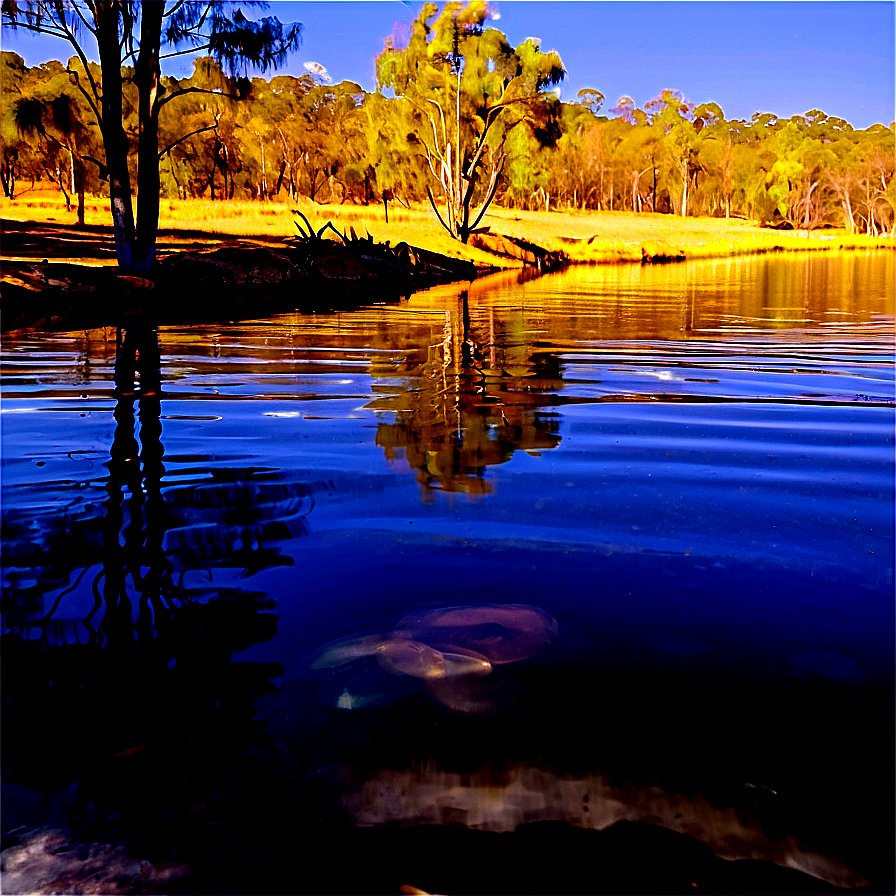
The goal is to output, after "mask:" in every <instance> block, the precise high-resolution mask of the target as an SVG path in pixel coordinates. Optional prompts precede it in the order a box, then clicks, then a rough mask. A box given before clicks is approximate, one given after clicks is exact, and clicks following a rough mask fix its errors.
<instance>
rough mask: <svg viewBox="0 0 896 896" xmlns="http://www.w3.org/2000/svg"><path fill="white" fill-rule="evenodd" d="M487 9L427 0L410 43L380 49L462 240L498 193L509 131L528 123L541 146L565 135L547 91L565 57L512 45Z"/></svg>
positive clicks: (383, 69) (532, 44)
mask: <svg viewBox="0 0 896 896" xmlns="http://www.w3.org/2000/svg"><path fill="white" fill-rule="evenodd" d="M490 15H491V13H490V10H489V7H488V4H487V3H485V2H482V0H473V2H471V3H468V4H467V5H466V6H464V5H463V4H461V3H457V2H454V3H447V4H446V5H445V7H444V9H443V10H442V11H441V12H440V11H439V9H438V7H437V6H436V5H435V4H434V3H427V4H426V5H425V6H424V7H423V10H422V12H421V13H420V16H419V17H418V18H417V20H416V21H415V22H414V24H413V26H412V28H411V35H410V39H409V42H408V45H407V47H405V48H404V49H398V48H397V47H395V46H394V44H393V42H392V40H391V39H389V40H387V41H386V46H385V49H384V50H383V52H382V53H381V54H380V55H379V56H378V57H377V77H378V80H379V85H380V89H383V88H392V89H393V90H394V91H395V92H396V94H398V95H399V97H400V98H401V99H402V100H403V103H404V104H405V105H407V106H409V107H410V116H411V117H412V119H413V121H414V131H413V133H414V134H415V138H416V141H417V147H418V148H419V149H420V150H421V151H422V153H423V154H424V156H425V159H426V164H427V167H428V169H429V172H430V174H431V176H432V178H433V180H434V181H435V182H436V183H437V184H438V188H439V190H440V192H441V194H442V199H443V202H444V205H445V214H444V215H443V214H442V213H441V212H440V211H439V209H438V206H437V205H436V202H435V199H434V197H433V195H432V190H431V189H428V190H427V193H428V195H429V199H430V203H431V204H432V207H433V210H434V211H435V213H436V216H437V217H438V219H439V221H440V222H441V224H442V226H443V227H444V228H445V229H446V230H447V231H448V232H449V233H450V234H451V235H452V236H453V237H455V238H456V239H459V240H460V241H461V242H464V243H465V242H466V241H467V239H468V238H469V236H470V233H471V232H472V231H473V230H475V229H476V227H477V226H478V224H479V222H480V221H481V220H482V216H483V215H484V214H485V211H486V209H487V208H488V206H489V204H490V203H491V201H492V199H494V196H495V192H496V191H497V189H498V178H499V177H500V175H501V172H502V170H503V167H504V163H505V161H506V158H507V153H506V150H505V146H506V141H507V137H508V135H509V134H510V132H511V131H512V130H514V129H515V128H517V127H520V126H523V125H526V126H528V127H529V129H530V131H531V133H532V135H533V136H534V137H535V138H536V139H537V140H538V142H539V144H540V145H542V146H547V145H554V144H555V143H556V141H557V139H558V138H559V137H560V129H559V126H558V124H557V120H558V117H559V106H560V103H559V100H558V99H557V97H556V96H555V95H554V94H553V93H549V92H548V88H550V87H554V86H555V85H557V84H559V83H560V81H561V80H562V79H563V78H564V77H565V74H566V73H565V71H564V69H563V63H562V62H561V60H560V57H559V56H558V55H557V54H556V53H554V52H550V53H542V52H541V50H540V48H539V46H538V42H537V41H536V40H533V39H531V38H530V39H528V40H526V41H524V42H523V43H521V44H520V45H519V46H518V47H516V49H514V48H513V47H511V46H510V44H509V43H508V42H507V38H506V37H505V36H504V35H503V34H502V33H501V32H500V31H498V30H496V29H494V28H486V27H485V23H486V21H487V20H488V19H489V18H490ZM477 199H478V201H479V209H478V211H477V212H474V211H473V204H474V201H475V200H477Z"/></svg>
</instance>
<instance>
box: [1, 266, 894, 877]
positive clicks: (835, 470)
mask: <svg viewBox="0 0 896 896" xmlns="http://www.w3.org/2000/svg"><path fill="white" fill-rule="evenodd" d="M892 284H893V258H892V255H890V254H889V253H879V254H877V255H874V254H871V255H867V256H866V255H845V256H844V255H836V254H833V253H832V254H830V255H827V254H826V255H825V256H822V257H815V258H811V259H810V258H789V259H783V258H777V257H776V258H766V259H752V260H735V261H721V262H706V263H701V264H688V265H682V266H679V267H677V268H663V269H644V268H640V267H632V268H628V267H621V268H613V269H607V270H602V269H581V268H576V269H572V270H570V271H568V272H564V273H561V274H556V275H550V276H547V277H544V278H541V279H538V280H529V281H527V282H516V279H515V277H513V276H511V277H507V276H506V275H503V276H501V277H499V278H497V279H496V280H493V281H491V282H488V283H474V284H470V285H467V286H466V287H464V288H460V287H452V288H439V289H436V290H431V291H429V292H426V293H422V294H418V295H416V296H414V297H412V298H411V299H410V301H408V302H406V303H404V304H402V305H401V306H397V307H388V308H386V307H371V308H364V309H360V310H358V311H356V312H344V313H341V314H334V315H309V316H301V315H279V316H277V317H272V318H269V319H262V320H257V321H249V322H242V323H226V322H215V323H212V324H209V325H206V326H198V327H189V328H180V327H166V326H160V327H158V328H157V329H154V328H152V327H147V328H146V329H145V330H143V331H142V332H141V331H138V330H137V328H132V329H131V330H130V331H128V332H125V333H116V332H115V331H114V330H107V331H101V330H95V331H90V332H87V333H42V332H31V333H25V332H22V333H13V334H9V335H8V336H7V337H5V339H4V356H3V357H4V361H3V429H2V441H3V443H2V447H3V454H2V465H3V466H2V472H3V481H2V489H3V493H2V499H3V502H2V503H3V506H2V514H3V589H4V591H3V637H4V681H5V683H4V699H5V700H6V701H7V702H6V707H7V708H6V709H5V718H4V727H5V728H6V730H7V731H9V730H13V731H14V732H15V733H14V734H13V735H9V734H5V735H4V754H5V756H4V763H5V769H6V770H5V772H4V806H3V813H4V830H8V829H10V828H14V827H16V826H18V825H24V826H25V827H26V828H27V827H29V826H31V827H33V826H36V825H39V824H45V823H51V824H56V825H58V824H62V823H66V824H69V825H71V826H73V830H74V831H77V832H78V836H82V837H84V838H86V839H90V838H93V839H99V838H101V837H106V838H109V837H113V838H114V837H118V838H119V839H120V840H123V839H127V838H131V839H136V840H137V842H138V843H142V844H144V846H145V844H146V842H149V841H151V842H152V843H154V844H156V853H155V855H157V856H163V855H168V854H170V853H171V852H172V851H176V852H178V855H179V856H181V858H182V859H183V861H184V862H186V864H187V866H189V869H190V874H191V875H192V876H191V877H190V878H189V880H191V881H192V882H193V883H194V885H196V886H199V887H200V889H203V888H204V889H203V891H205V890H207V889H214V888H215V885H216V884H218V885H219V884H220V882H221V880H222V879H223V878H227V877H228V875H232V878H231V880H232V881H246V880H247V878H246V877H240V874H243V873H244V872H242V871H240V870H239V868H245V869H253V870H252V872H251V873H261V872H259V871H258V869H260V868H266V869H268V871H266V872H265V873H266V874H268V877H266V878H265V881H266V882H267V883H266V885H268V886H272V887H273V886H283V881H284V880H287V879H288V878H289V872H288V867H287V866H288V862H287V861H286V860H285V858H284V856H285V855H286V854H287V853H288V843H289V836H287V834H286V833H285V832H284V831H283V830H281V829H280V827H279V826H278V823H277V821H276V819H278V818H281V817H282V806H281V804H282V801H283V800H284V799H285V800H286V801H288V802H290V803H291V804H295V805H298V806H300V807H301V808H299V809H296V810H295V816H296V817H295V821H294V825H295V826H296V828H297V829H298V830H300V831H301V832H302V835H303V836H305V837H307V838H308V839H309V842H313V843H316V844H318V845H321V844H323V845H324V846H326V845H327V844H329V845H330V846H332V845H333V842H337V841H339V842H341V841H343V840H345V838H350V837H351V838H355V837H357V838H360V837H361V836H362V834H360V833H358V832H363V831H365V830H366V829H367V828H368V827H369V828H370V829H371V831H383V832H385V831H393V828H392V827H391V826H398V827H399V829H400V830H405V828H407V829H408V830H413V829H414V826H419V825H436V826H438V828H439V830H440V831H442V829H443V828H444V832H443V833H445V832H448V831H456V830H461V829H462V830H464V831H467V830H468V829H469V830H475V831H481V832H485V831H491V832H505V833H508V832H510V831H513V830H517V832H518V834H519V836H520V837H525V836H527V835H526V834H525V831H526V830H528V829H529V828H528V827H527V826H529V825H536V826H538V825H542V824H546V823H556V824H561V823H562V825H563V826H564V827H563V831H564V832H565V833H562V834H560V833H557V834H556V835H555V834H551V838H552V839H551V842H552V843H553V844H554V845H555V846H556V848H557V849H563V848H565V847H564V846H563V844H565V843H569V842H572V841H571V840H570V839H569V838H571V837H573V836H574V835H573V834H572V833H570V830H572V829H575V830H579V829H584V830H586V831H589V832H592V833H596V831H598V830H601V831H604V832H605V834H606V835H608V836H609V831H606V830H605V829H607V828H608V827H609V826H611V825H613V824H614V823H616V822H620V821H625V822H627V823H631V824H641V825H649V826H659V827H661V828H665V829H668V830H669V831H675V832H678V833H679V834H681V835H686V836H687V837H689V838H694V840H696V841H697V842H699V843H702V844H704V845H705V846H706V847H708V848H709V850H711V851H712V852H713V853H715V854H716V855H719V856H722V857H723V858H727V859H734V858H750V859H756V860H762V861H763V862H773V863H776V864H777V865H778V866H786V867H789V868H795V869H798V870H799V871H800V872H802V873H804V874H808V875H811V876H812V878H813V879H821V880H823V881H827V882H828V883H830V884H832V885H840V886H857V885H859V886H861V885H869V884H870V885H871V886H873V887H876V888H881V887H882V888H883V889H886V888H887V886H889V880H890V877H891V876H892V862H890V861H889V858H891V857H892V842H893V837H892V833H893V831H892V828H893V820H892V812H891V806H890V799H889V794H890V793H891V785H892V777H893V773H892V748H893V730H892V706H893V681H892V672H893V661H894V656H893V621H894V620H893V601H892V593H893V544H894V541H893V535H894V532H893V530H894V520H893V506H894V476H893V459H894V457H893V432H894V427H893V424H894V404H896V401H894V369H893V368H894V365H893V344H892V327H893V286H892ZM122 339H123V340H124V341H123V342H122ZM129 340H130V345H131V348H132V349H133V347H134V342H135V340H137V341H139V347H138V349H137V350H136V351H130V353H129V352H126V351H124V349H125V348H126V347H127V346H128V341H129ZM123 358H124V359H125V361H123V360H122V359H123ZM128 364H130V366H128ZM421 605H426V606H427V607H429V609H420V607H421ZM519 607H527V608H530V609H527V610H525V611H520V610H518V609H517V610H513V608H519ZM452 608H454V609H453V610H452ZM490 608H492V609H490ZM494 608H498V609H494ZM504 611H507V613H510V614H511V615H506V614H505V615H502V613H504ZM426 613H436V614H441V615H437V616H432V617H431V616H425V614H426ZM452 613H460V614H467V615H466V616H463V617H462V618H463V619H464V620H465V622H464V625H466V626H467V628H466V629H464V628H463V626H461V625H459V624H458V625H456V626H455V628H457V631H453V630H452V634H451V635H448V634H446V633H445V631H444V630H443V631H441V633H436V632H435V631H434V630H435V628H436V627H437V626H436V625H435V621H434V620H437V619H442V620H443V621H444V619H445V618H449V619H453V618H455V617H453V616H452V615H451V614H452ZM477 613H485V614H486V615H487V614H488V613H491V614H492V615H491V616H488V618H485V616H483V617H482V618H479V616H478V615H476V614H477ZM513 613H516V614H517V615H516V616H514V615H513ZM415 614H416V615H415ZM420 614H424V615H423V616H421V615H420ZM446 614H447V616H446ZM458 618H461V617H458ZM408 619H414V620H416V622H415V624H414V625H411V624H410V623H408V622H407V620H408ZM421 619H423V620H424V621H425V623H426V624H424V622H422V621H421ZM521 620H525V622H524V621H521ZM533 620H550V623H548V622H546V621H545V622H544V624H543V626H542V627H541V628H540V627H539V625H537V624H535V622H533ZM546 633H547V634H546ZM508 644H513V645H517V646H519V645H520V644H522V645H524V646H525V645H529V647H525V649H523V648H522V647H521V648H519V650H521V651H522V652H521V653H518V655H517V653H512V652H511V654H506V655H513V656H514V657H515V658H514V660H513V661H512V662H507V663H506V664H501V662H499V659H498V658H499V657H501V656H504V655H505V654H502V653H501V650H504V649H505V648H506V646H507V645H508ZM531 644H538V645H540V646H539V649H538V650H530V647H531ZM542 647H544V649H541V648H542ZM548 647H549V648H550V649H548ZM508 649H509V648H508ZM515 649H516V647H515V648H514V650H515ZM328 651H329V652H328ZM322 656H323V657H329V659H328V660H326V661H325V662H324V661H322V660H321V657H322ZM334 657H337V658H341V659H338V661H337V660H334ZM343 660H344V662H343ZM315 663H317V664H318V666H316V667H315ZM321 663H323V665H322V666H321V665H320V664H321ZM477 663H479V664H480V666H481V664H482V663H487V664H489V666H490V667H491V666H492V665H495V666H500V668H494V669H492V668H490V671H489V674H487V675H480V674H478V673H479V672H481V671H482V669H484V668H485V667H484V666H481V668H480V667H479V666H476V664H477ZM446 682H447V683H446ZM60 726H61V727H62V728H64V730H65V731H67V732H69V743H70V746H69V747H67V749H66V750H65V751H64V753H63V755H62V757H61V758H60V757H59V756H58V755H57V753H58V750H57V749H56V746H55V743H56V733H57V732H58V731H59V730H60ZM135 757H139V758H135ZM40 793H46V794H54V796H53V797H52V798H50V797H48V798H47V800H46V801H44V800H42V799H41V798H40V797H39V796H32V795H36V794H40ZM284 794H285V796H284ZM377 794H379V796H377ZM384 794H386V796H383V795H384ZM585 797H587V799H585ZM196 806H202V807H203V808H202V809H196V808H195V807H196ZM277 806H281V811H279V812H278V811H277V808H276V807H277ZM166 825H167V826H168V827H167V828H166ZM457 826H460V827H459V828H458V827H457ZM163 829H165V830H169V832H170V833H169V836H170V839H165V837H163V836H162V834H160V831H161V830H163ZM291 830H293V829H291ZM538 830H543V829H542V828H538ZM551 830H552V831H554V830H555V829H553V828H551ZM557 830H559V829H557ZM618 830H623V829H618ZM618 830H617V834H614V835H612V836H621V835H619V834H618ZM638 830H642V829H640V828H639V829H638ZM393 833H394V834H395V836H396V837H398V836H399V834H398V833H395V832H394V831H393ZM445 835H446V836H447V833H445ZM290 836H291V835H290ZM402 836H404V835H402ZM407 836H408V837H410V836H412V835H410V834H408V835H407ZM433 836H435V835H433ZM601 836H604V835H603V834H602V835H601ZM638 836H639V837H642V838H643V837H646V836H652V835H647V834H644V833H643V831H642V833H641V834H639V835H638ZM153 838H155V839H153ZM159 838H161V841H160V839H159ZM328 838H330V839H328ZM162 841H164V842H163V845H162V846H159V845H158V844H159V842H162ZM351 842H353V843H358V844H361V843H362V840H361V839H357V840H354V839H353V840H352V841H351ZM490 842H492V841H490ZM498 842H499V843H500V844H506V843H507V842H508V841H507V840H501V841H498ZM512 842H513V843H519V842H521V841H520V840H514V841H512ZM602 842H603V841H602ZM606 842H609V841H606ZM638 842H642V843H646V842H647V841H646V840H641V841H638ZM651 842H653V841H651ZM676 842H677V843H678V846H676V847H675V848H672V849H670V851H669V852H668V854H666V853H664V855H666V856H667V858H668V860H669V862H672V863H673V864H674V862H673V858H674V856H676V855H679V854H681V855H683V854H684V853H682V852H681V850H684V849H685V847H684V846H682V845H681V841H676ZM363 843H364V844H366V845H364V847H363V849H364V850H365V852H364V853H363V854H364V855H366V856H371V855H374V854H377V852H378V850H379V847H378V846H375V845H374V846H371V845H370V844H374V843H380V841H373V840H368V841H363ZM186 844H192V845H189V846H188V845H186ZM359 848H360V846H359ZM494 848H495V849H498V847H497V846H496V847H494ZM505 848H506V847H505V846H504V845H502V846H501V847H500V849H499V850H498V851H499V852H500V850H503V849H505ZM651 848H653V847H651ZM657 848H658V847H657ZM166 850H167V852H166ZM523 851H524V852H525V850H523ZM586 852H587V848H586ZM622 853H624V850H623V851H622ZM622 853H620V854H622ZM424 854H426V855H428V856H429V857H430V859H431V854H429V853H426V851H425V850H423V851H421V853H420V855H421V856H423V855H424ZM184 857H185V858H184ZM404 861H405V865H404V866H403V867H405V868H407V867H408V865H407V863H408V862H411V860H410V859H407V858H405V860H404ZM688 861H696V860H692V859H688ZM420 862H421V863H422V858H421V859H420ZM698 865H699V863H698V864H697V865H693V866H690V865H689V866H687V867H688V868H689V869H692V868H697V867H698ZM238 866H239V868H238ZM415 867H416V866H415ZM421 867H422V865H421ZM670 867H671V865H670ZM676 867H677V866H676ZM708 867H709V866H706V867H704V866H703V865H699V868H700V873H701V874H709V873H710V871H709V870H708ZM330 873H331V874H335V878H332V879H331V878H327V876H326V875H325V874H321V875H319V876H315V877H313V878H311V880H312V881H313V884H312V883H309V885H308V886H307V887H306V888H304V889H303V888H301V887H297V888H296V889H295V891H297V892H298V891H305V892H312V891H313V892H361V891H368V889H367V888H365V883H366V884H370V883H371V881H375V882H376V884H377V885H378V886H383V887H387V886H393V884H394V887H395V888H397V886H398V884H399V883H408V882H409V881H407V880H405V879H404V877H403V876H402V875H399V870H395V871H394V874H395V875H399V876H398V877H395V878H394V880H393V878H392V877H390V876H389V875H390V874H392V873H393V872H392V871H389V872H388V873H387V872H386V871H382V875H383V876H377V875H378V874H380V872H374V871H373V870H371V867H369V866H368V867H366V868H365V866H364V864H363V862H361V863H359V864H358V865H357V866H356V868H354V869H353V870H352V869H341V870H338V871H335V872H334V871H332V869H331V872H330ZM440 873H441V875H442V876H441V877H439V876H438V875H436V879H435V880H434V881H433V883H432V884H431V886H432V887H433V888H435V889H434V891H436V892H446V891H450V888H451V886H452V885H454V886H455V887H457V886H459V885H458V884H457V880H456V878H453V877H452V876H451V875H452V873H453V872H452V871H451V869H444V868H442V869H441V871H440ZM582 873H583V874H584V873H585V872H584V871H583V872H582ZM615 873H616V872H608V875H609V876H608V878H607V880H608V883H607V887H606V888H605V890H602V891H606V892H610V891H613V892H618V891H621V890H618V889H614V887H618V886H620V885H621V884H619V881H620V880H622V878H621V877H618V876H615V877H614V876H613V874H615ZM669 873H670V874H672V872H671V871H670V872H669ZM675 873H676V874H677V873H678V872H677V871H676V872H675ZM688 873H689V872H688V871H682V874H684V875H685V877H683V878H682V882H680V883H681V886H682V887H686V886H689V885H690V883H691V881H690V880H688V879H686V876H687V874H688ZM712 873H713V874H715V873H721V872H717V871H713V872H712ZM245 874H250V872H249V871H246V872H245ZM365 874H366V877H365ZM402 874H403V872H402ZM620 874H621V872H620ZM399 877H400V878H401V879H399ZM673 877H674V875H673ZM583 879H584V878H583ZM512 880H513V882H514V883H516V884H521V879H520V878H512ZM788 880H791V879H788ZM675 881H678V878H675ZM774 881H775V882H774V883H768V884H766V885H764V887H763V888H764V889H765V890H772V889H774V888H775V887H776V886H779V885H781V884H780V880H779V879H778V878H775V879H774ZM410 882H411V883H413V881H410ZM505 883H506V881H505ZM791 883H792V880H791ZM678 885H679V883H674V882H672V878H669V879H668V880H667V881H666V882H665V883H663V884H660V883H656V884H654V886H658V887H663V886H668V887H677V886H678ZM230 886H231V887H236V888H237V889H235V890H232V891H234V892H237V891H240V890H239V887H240V886H243V887H247V888H249V889H243V890H242V892H249V891H250V889H251V884H250V883H248V882H245V883H243V884H239V883H233V882H232V883H231V884H230ZM492 886H498V884H492ZM532 886H534V884H532ZM582 886H586V885H585V884H583V885H582ZM632 886H635V888H636V889H637V885H636V884H632ZM643 886H647V885H646V884H644V885H643ZM720 886H721V885H720ZM726 886H730V881H729V883H728V884H726V885H725V886H723V887H722V888H723V889H725V887H726ZM788 886H790V884H788ZM511 889H514V888H513V887H511ZM586 889H587V886H586ZM648 889H649V887H648ZM798 889H799V887H797V886H796V885H794V891H797V890H798ZM598 890H599V891H600V888H598ZM516 891H519V890H518V889H517V890H516ZM548 891H549V890H544V892H548ZM787 891H789V890H787ZM669 892H671V890H669Z"/></svg>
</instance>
